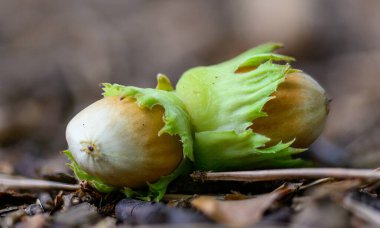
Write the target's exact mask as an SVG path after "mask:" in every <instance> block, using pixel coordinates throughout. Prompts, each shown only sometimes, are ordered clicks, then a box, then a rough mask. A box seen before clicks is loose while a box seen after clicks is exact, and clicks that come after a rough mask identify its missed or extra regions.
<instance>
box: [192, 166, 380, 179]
mask: <svg viewBox="0 0 380 228" xmlns="http://www.w3.org/2000/svg"><path fill="white" fill-rule="evenodd" d="M191 177H192V178H193V179H194V180H196V181H245V182H257V181H274V180H291V179H318V178H328V177H330V178H336V179H351V178H356V179H364V180H370V181H379V180H380V172H376V171H374V170H370V169H344V168H300V169H275V170H258V171H238V172H199V171H196V172H194V173H192V174H191Z"/></svg>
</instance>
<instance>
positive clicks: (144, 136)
mask: <svg viewBox="0 0 380 228" xmlns="http://www.w3.org/2000/svg"><path fill="white" fill-rule="evenodd" d="M163 115H164V110H163V108H162V107H161V106H158V105H156V106H154V107H153V108H152V109H147V108H140V107H139V106H138V105H137V104H136V102H135V100H134V99H131V98H124V99H123V98H120V97H115V96H113V97H105V98H103V99H101V100H99V101H97V102H95V103H93V104H91V105H90V106H88V107H87V108H85V109H84V110H82V111H81V112H80V113H78V114H77V115H76V116H75V117H74V118H73V119H72V120H71V121H70V123H69V124H68V126H67V129H66V139H67V142H68V145H69V150H70V151H71V153H72V154H73V156H74V158H75V160H76V162H77V163H78V164H79V166H80V167H81V168H82V169H83V170H85V171H86V172H88V173H89V174H90V175H92V176H95V177H97V178H99V179H100V180H102V181H103V182H104V183H106V184H109V185H112V186H116V187H131V188H134V187H142V186H145V185H146V182H151V183H153V182H155V181H157V180H158V179H159V178H160V177H161V176H164V175H168V174H170V173H171V172H172V171H173V170H174V169H175V168H176V167H177V166H178V165H179V163H180V162H181V160H182V157H183V153H182V143H181V141H180V139H179V137H178V136H171V135H169V134H166V133H164V134H162V135H160V136H159V135H158V132H159V131H160V130H161V128H162V127H163V126H164V122H163Z"/></svg>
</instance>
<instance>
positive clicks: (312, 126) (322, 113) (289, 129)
mask: <svg viewBox="0 0 380 228" xmlns="http://www.w3.org/2000/svg"><path fill="white" fill-rule="evenodd" d="M272 95H273V96H275V98H274V99H272V100H270V101H268V102H267V103H266V104H265V106H264V109H263V111H264V112H266V113H267V114H268V116H266V117H260V118H257V119H255V120H254V121H253V125H252V126H251V129H252V130H253V131H254V132H257V133H260V134H263V135H265V136H267V137H269V138H271V139H272V140H271V142H270V143H269V144H268V145H267V146H271V145H275V144H276V143H278V142H279V141H283V142H288V141H290V140H293V139H296V141H295V142H294V143H293V144H292V146H293V147H297V148H307V147H308V146H309V145H310V144H311V143H313V142H314V140H315V139H316V138H317V137H318V136H319V135H320V134H321V132H322V130H323V127H324V123H325V120H326V117H327V114H328V100H327V97H326V93H325V91H324V90H323V88H322V87H321V86H320V85H319V84H318V83H317V82H316V81H315V80H314V79H313V78H311V77H310V76H309V75H307V74H305V73H299V72H297V73H291V74H288V75H287V76H286V78H285V81H284V82H282V83H281V84H280V85H279V87H278V89H277V91H276V92H274V93H273V94H272Z"/></svg>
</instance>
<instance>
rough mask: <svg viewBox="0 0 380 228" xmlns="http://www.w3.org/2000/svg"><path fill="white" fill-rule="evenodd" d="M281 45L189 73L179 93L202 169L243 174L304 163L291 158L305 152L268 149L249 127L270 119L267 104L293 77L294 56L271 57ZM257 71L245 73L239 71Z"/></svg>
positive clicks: (197, 164) (285, 146) (287, 144)
mask: <svg viewBox="0 0 380 228" xmlns="http://www.w3.org/2000/svg"><path fill="white" fill-rule="evenodd" d="M279 47H281V44H276V43H268V44H264V45H261V46H258V47H256V48H253V49H251V50H248V51H246V52H244V53H243V54H241V55H239V56H237V57H235V58H233V59H231V60H228V61H226V62H224V63H221V64H217V65H213V66H206V67H196V68H193V69H190V70H188V71H186V72H185V73H184V74H183V75H182V77H181V79H180V80H179V82H178V84H177V86H176V93H177V95H178V97H179V98H180V99H181V100H182V101H183V103H184V104H185V106H186V109H187V110H188V112H189V114H190V116H191V121H192V124H193V128H194V130H195V138H194V156H195V167H196V168H197V169H200V170H213V171H224V170H242V169H255V168H258V167H260V168H265V167H273V166H276V165H279V166H280V165H281V166H282V167H283V166H284V165H287V164H289V165H293V164H295V163H297V164H300V161H299V160H297V162H291V161H292V159H291V157H290V155H293V154H297V153H300V152H302V151H304V149H296V148H292V147H291V144H292V142H293V141H291V142H285V143H282V142H280V143H278V144H277V145H275V146H272V147H268V148H265V144H266V143H268V142H269V141H270V138H267V137H265V136H263V135H260V134H258V133H255V132H253V131H252V130H251V129H250V128H249V126H251V125H252V123H253V124H254V123H255V121H254V120H255V119H256V118H259V117H263V116H266V115H267V114H266V113H265V112H263V111H262V109H263V107H264V105H265V104H266V103H267V102H268V101H269V100H270V99H273V98H274V97H272V96H271V94H273V92H274V91H276V89H277V87H278V85H279V84H280V83H281V82H283V80H284V79H285V76H286V75H287V74H288V73H291V72H295V71H296V70H294V69H292V68H291V67H290V65H288V64H276V63H274V62H279V61H281V62H289V61H292V60H294V59H293V58H291V57H288V56H283V55H279V54H273V53H271V52H272V51H273V50H275V49H277V48H279ZM246 67H250V68H252V70H250V71H248V72H243V73H239V72H237V71H238V69H242V68H246Z"/></svg>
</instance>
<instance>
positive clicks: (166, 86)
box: [156, 74, 173, 91]
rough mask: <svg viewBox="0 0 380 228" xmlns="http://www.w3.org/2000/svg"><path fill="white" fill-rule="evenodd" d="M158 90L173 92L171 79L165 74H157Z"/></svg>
mask: <svg viewBox="0 0 380 228" xmlns="http://www.w3.org/2000/svg"><path fill="white" fill-rule="evenodd" d="M156 89H159V90H165V91H173V86H172V84H171V82H170V79H169V78H168V77H167V76H166V75H164V74H157V86H156Z"/></svg>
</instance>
